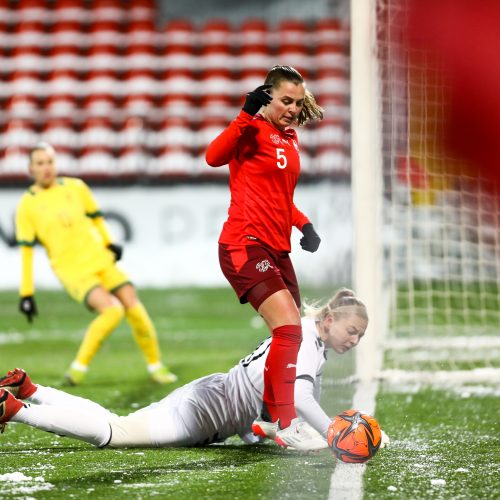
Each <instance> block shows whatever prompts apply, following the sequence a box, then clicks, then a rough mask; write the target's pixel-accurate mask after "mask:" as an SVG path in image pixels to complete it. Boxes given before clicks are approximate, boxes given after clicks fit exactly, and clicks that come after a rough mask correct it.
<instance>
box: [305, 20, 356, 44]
mask: <svg viewBox="0 0 500 500" xmlns="http://www.w3.org/2000/svg"><path fill="white" fill-rule="evenodd" d="M312 32H313V39H314V42H315V44H316V46H320V45H325V44H341V45H342V44H346V43H347V42H348V41H349V31H348V28H347V27H346V26H344V25H343V24H342V22H341V21H340V19H334V18H326V19H318V20H317V21H316V22H315V25H314V27H313V29H312Z"/></svg>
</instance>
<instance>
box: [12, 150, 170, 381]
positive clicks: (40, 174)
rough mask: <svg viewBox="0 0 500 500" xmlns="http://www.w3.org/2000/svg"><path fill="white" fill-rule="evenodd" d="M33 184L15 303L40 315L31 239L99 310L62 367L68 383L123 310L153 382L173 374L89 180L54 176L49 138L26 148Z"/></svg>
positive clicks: (20, 212)
mask: <svg viewBox="0 0 500 500" xmlns="http://www.w3.org/2000/svg"><path fill="white" fill-rule="evenodd" d="M29 159H30V162H29V172H30V174H31V176H32V177H33V180H34V184H33V185H32V186H31V187H30V188H29V189H28V190H27V192H26V193H25V194H24V195H23V197H22V198H21V201H20V203H19V205H18V208H17V214H16V238H17V243H18V245H20V247H21V256H22V279H21V286H20V296H21V299H20V303H19V309H20V311H21V312H22V313H23V314H25V315H26V317H27V318H28V320H29V321H30V322H31V321H32V320H33V317H34V316H35V315H37V313H38V311H37V307H36V303H35V299H34V291H35V289H34V283H33V246H34V245H35V243H37V242H38V243H41V244H42V245H43V246H44V247H45V249H46V251H47V254H48V257H49V259H50V263H51V266H52V269H53V270H54V273H55V274H56V276H57V277H58V278H59V280H60V282H61V283H62V284H63V286H64V288H65V289H66V291H67V292H68V293H69V295H70V296H71V297H73V298H74V299H75V300H76V301H78V302H81V303H85V304H86V306H87V307H89V308H90V309H91V310H93V311H95V312H96V313H97V316H96V318H95V319H94V320H93V321H92V323H91V324H90V325H89V327H88V329H87V331H86V333H85V335H84V338H83V341H82V343H81V345H80V348H79V350H78V353H77V355H76V358H75V360H74V361H73V362H72V363H71V366H70V368H69V370H68V371H67V373H66V375H65V376H66V378H67V380H68V382H69V383H70V384H73V385H76V384H79V383H81V382H82V381H83V380H84V378H85V375H86V372H87V370H88V366H89V364H90V362H91V361H92V358H93V357H94V356H95V354H96V353H97V351H98V350H99V348H100V347H101V344H102V343H103V342H104V340H105V339H106V338H107V337H108V335H109V334H110V333H111V332H112V331H113V330H114V329H115V328H116V327H117V326H118V324H119V323H120V322H121V320H122V319H123V317H125V319H126V320H127V322H128V323H129V325H130V327H131V328H132V331H133V334H134V339H135V341H136V342H137V344H138V345H139V347H140V349H141V351H142V352H143V354H144V357H145V358H146V362H147V365H148V372H149V373H150V376H151V378H152V379H153V380H154V381H155V382H158V383H161V384H166V383H170V382H175V381H176V380H177V377H176V376H175V375H174V374H173V373H172V372H170V370H169V369H168V368H167V367H166V366H165V365H164V364H163V363H162V361H161V354H160V348H159V345H158V339H157V335H156V330H155V327H154V325H153V323H152V321H151V319H150V317H149V315H148V313H147V311H146V309H145V308H144V306H143V305H142V303H141V302H140V300H139V298H138V296H137V293H136V290H135V288H134V286H133V285H132V283H131V282H130V281H129V278H128V276H127V275H126V274H125V273H124V272H123V271H122V270H121V269H120V268H119V267H118V266H117V265H116V261H117V260H119V259H120V258H121V254H122V248H121V246H119V245H117V244H115V243H114V242H113V239H112V236H111V234H110V232H109V230H108V227H107V225H106V223H105V221H104V218H103V215H102V213H101V212H100V210H99V206H98V205H97V203H96V201H95V199H94V197H93V195H92V192H91V191H90V189H89V187H88V186H87V185H86V184H85V183H84V182H83V181H81V180H80V179H76V178H70V177H57V168H56V154H55V151H54V149H53V148H52V146H50V144H47V143H39V144H37V145H36V146H35V147H34V148H33V149H32V150H31V152H30V154H29Z"/></svg>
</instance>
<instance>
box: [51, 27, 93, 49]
mask: <svg viewBox="0 0 500 500" xmlns="http://www.w3.org/2000/svg"><path fill="white" fill-rule="evenodd" d="M50 41H51V43H52V47H74V48H75V49H78V50H80V49H82V48H83V47H86V46H87V45H88V44H89V40H88V36H87V34H86V33H85V26H84V24H83V23H82V21H81V20H72V21H69V20H68V21H58V22H56V23H55V24H54V25H53V26H52V33H51V35H50Z"/></svg>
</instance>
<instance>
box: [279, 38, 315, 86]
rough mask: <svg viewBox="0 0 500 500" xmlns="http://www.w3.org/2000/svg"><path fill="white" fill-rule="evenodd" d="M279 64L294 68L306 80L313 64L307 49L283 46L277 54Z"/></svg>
mask: <svg viewBox="0 0 500 500" xmlns="http://www.w3.org/2000/svg"><path fill="white" fill-rule="evenodd" d="M276 61H277V63H278V64H284V65H287V66H293V67H294V68H295V69H296V70H298V71H299V72H300V73H301V74H302V76H303V77H304V78H307V73H308V71H309V70H310V68H311V62H310V58H309V53H308V51H307V47H298V46H296V45H281V46H280V47H279V48H278V50H277V53H276Z"/></svg>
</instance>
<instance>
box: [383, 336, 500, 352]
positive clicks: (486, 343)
mask: <svg viewBox="0 0 500 500" xmlns="http://www.w3.org/2000/svg"><path fill="white" fill-rule="evenodd" d="M495 347H500V336H496V337H495V336H487V335H483V336H479V337H474V336H470V337H440V338H432V337H420V338H413V339H386V341H385V342H384V348H385V349H386V350H387V349H394V350H407V349H427V350H431V349H472V350H474V349H491V348H495Z"/></svg>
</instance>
